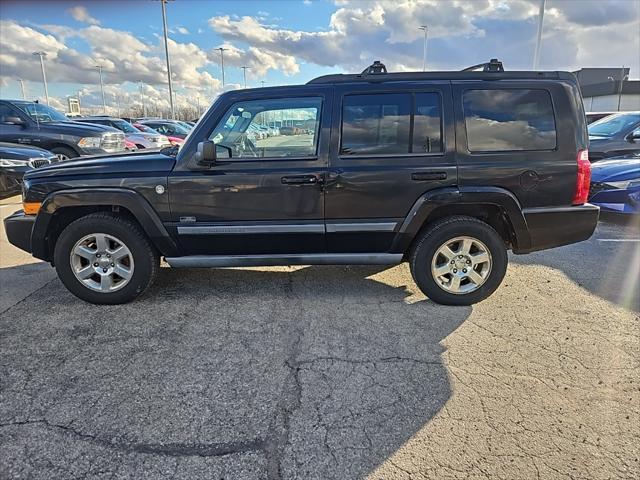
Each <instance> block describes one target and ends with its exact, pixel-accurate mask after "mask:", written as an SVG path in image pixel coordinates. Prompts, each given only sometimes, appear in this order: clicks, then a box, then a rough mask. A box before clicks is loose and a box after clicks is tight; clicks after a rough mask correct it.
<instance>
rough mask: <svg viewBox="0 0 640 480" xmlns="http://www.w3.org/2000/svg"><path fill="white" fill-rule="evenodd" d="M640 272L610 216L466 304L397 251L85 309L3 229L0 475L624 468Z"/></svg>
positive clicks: (211, 273)
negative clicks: (442, 296) (443, 295)
mask: <svg viewBox="0 0 640 480" xmlns="http://www.w3.org/2000/svg"><path fill="white" fill-rule="evenodd" d="M15 201H16V199H15V198H14V199H10V200H5V201H3V202H2V205H0V212H1V214H2V217H3V218H4V217H5V216H6V215H8V214H9V213H11V212H13V211H14V210H16V209H17V208H18V206H17V205H15V204H12V203H13V202H15ZM639 277H640V228H638V226H637V225H630V224H622V223H619V222H609V221H607V222H603V223H601V224H600V226H599V227H598V230H597V231H596V234H595V235H594V237H593V238H592V239H591V240H589V241H587V242H583V243H581V244H577V245H573V246H568V247H562V248H558V249H554V250H550V251H547V252H539V253H535V254H532V255H529V256H522V257H517V256H511V264H510V266H509V270H508V272H507V276H506V278H505V281H504V283H503V285H502V286H501V288H500V289H499V290H498V291H497V292H496V293H495V294H494V295H493V296H492V297H490V298H489V299H488V300H486V301H485V302H483V303H481V304H478V305H475V306H474V307H473V308H470V307H460V308H453V307H442V306H438V305H435V304H433V303H431V302H430V301H429V300H428V299H426V298H425V297H424V296H423V295H422V294H421V293H420V292H419V291H418V290H417V287H416V286H415V285H414V283H413V281H412V279H411V276H410V274H409V270H408V267H407V266H406V265H400V266H397V267H393V268H381V267H376V268H374V267H291V268H260V269H259V268H253V269H226V270H223V269H220V270H196V269H194V270H171V269H169V268H163V269H162V272H161V275H160V278H159V281H158V282H157V284H156V286H155V287H154V288H152V290H151V291H150V293H148V294H146V295H145V296H144V297H143V298H142V299H141V300H139V301H137V302H135V303H133V304H129V305H122V306H113V307H98V306H93V305H89V304H86V303H82V302H81V301H79V300H77V299H76V298H75V297H73V296H72V295H71V294H70V293H68V292H67V291H66V290H65V289H64V287H63V286H62V284H61V283H60V282H59V281H58V280H57V278H56V276H55V273H54V271H53V269H51V268H50V267H49V266H48V265H44V264H42V263H36V262H35V260H34V259H33V258H31V257H29V256H28V255H26V254H23V253H21V252H19V251H18V250H17V249H14V248H13V247H11V246H10V245H8V244H7V242H6V237H5V235H4V231H2V233H1V235H0V287H1V291H2V298H1V299H0V452H1V453H0V478H36V479H40V478H41V479H76V478H132V479H147V478H148V479H165V478H166V479H204V478H207V479H222V478H224V479H289V478H295V479H359V478H371V479H448V478H491V479H530V478H543V479H555V478H558V479H564V478H567V479H579V478H580V479H613V478H616V479H617V478H628V479H632V478H634V479H635V478H639V477H640V459H639V457H640V447H639V446H640V379H639V373H638V372H639V371H640V370H639V367H640V316H639V315H640V314H639V312H640V293H639V292H640V285H639Z"/></svg>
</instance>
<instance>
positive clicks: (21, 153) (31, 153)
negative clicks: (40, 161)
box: [0, 142, 53, 160]
mask: <svg viewBox="0 0 640 480" xmlns="http://www.w3.org/2000/svg"><path fill="white" fill-rule="evenodd" d="M38 157H42V158H51V157H53V153H51V152H48V151H47V150H43V149H42V148H38V147H32V146H28V145H18V144H16V143H5V142H0V158H6V159H10V160H27V159H29V158H38Z"/></svg>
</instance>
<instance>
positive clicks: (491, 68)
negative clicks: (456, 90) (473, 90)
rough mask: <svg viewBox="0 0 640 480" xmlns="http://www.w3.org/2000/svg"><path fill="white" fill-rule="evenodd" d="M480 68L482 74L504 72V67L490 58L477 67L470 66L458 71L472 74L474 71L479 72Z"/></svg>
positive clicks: (496, 60) (495, 59)
mask: <svg viewBox="0 0 640 480" xmlns="http://www.w3.org/2000/svg"><path fill="white" fill-rule="evenodd" d="M480 68H482V71H483V72H504V67H503V66H502V62H501V61H499V60H498V59H497V58H492V59H491V60H489V61H488V62H485V63H479V64H478V65H472V66H471V67H467V68H463V69H462V70H460V71H461V72H472V71H475V70H479V69H480Z"/></svg>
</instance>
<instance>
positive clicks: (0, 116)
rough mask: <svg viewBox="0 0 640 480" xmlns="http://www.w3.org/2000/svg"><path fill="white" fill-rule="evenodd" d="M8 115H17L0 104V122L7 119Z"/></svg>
mask: <svg viewBox="0 0 640 480" xmlns="http://www.w3.org/2000/svg"><path fill="white" fill-rule="evenodd" d="M8 117H17V115H16V114H15V113H14V112H13V110H11V108H9V106H7V105H0V123H4V122H6V121H7V118H8Z"/></svg>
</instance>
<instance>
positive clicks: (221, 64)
mask: <svg viewBox="0 0 640 480" xmlns="http://www.w3.org/2000/svg"><path fill="white" fill-rule="evenodd" d="M216 50H219V51H220V68H221V69H222V88H223V89H224V51H225V50H229V49H228V48H222V47H218V48H216Z"/></svg>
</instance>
